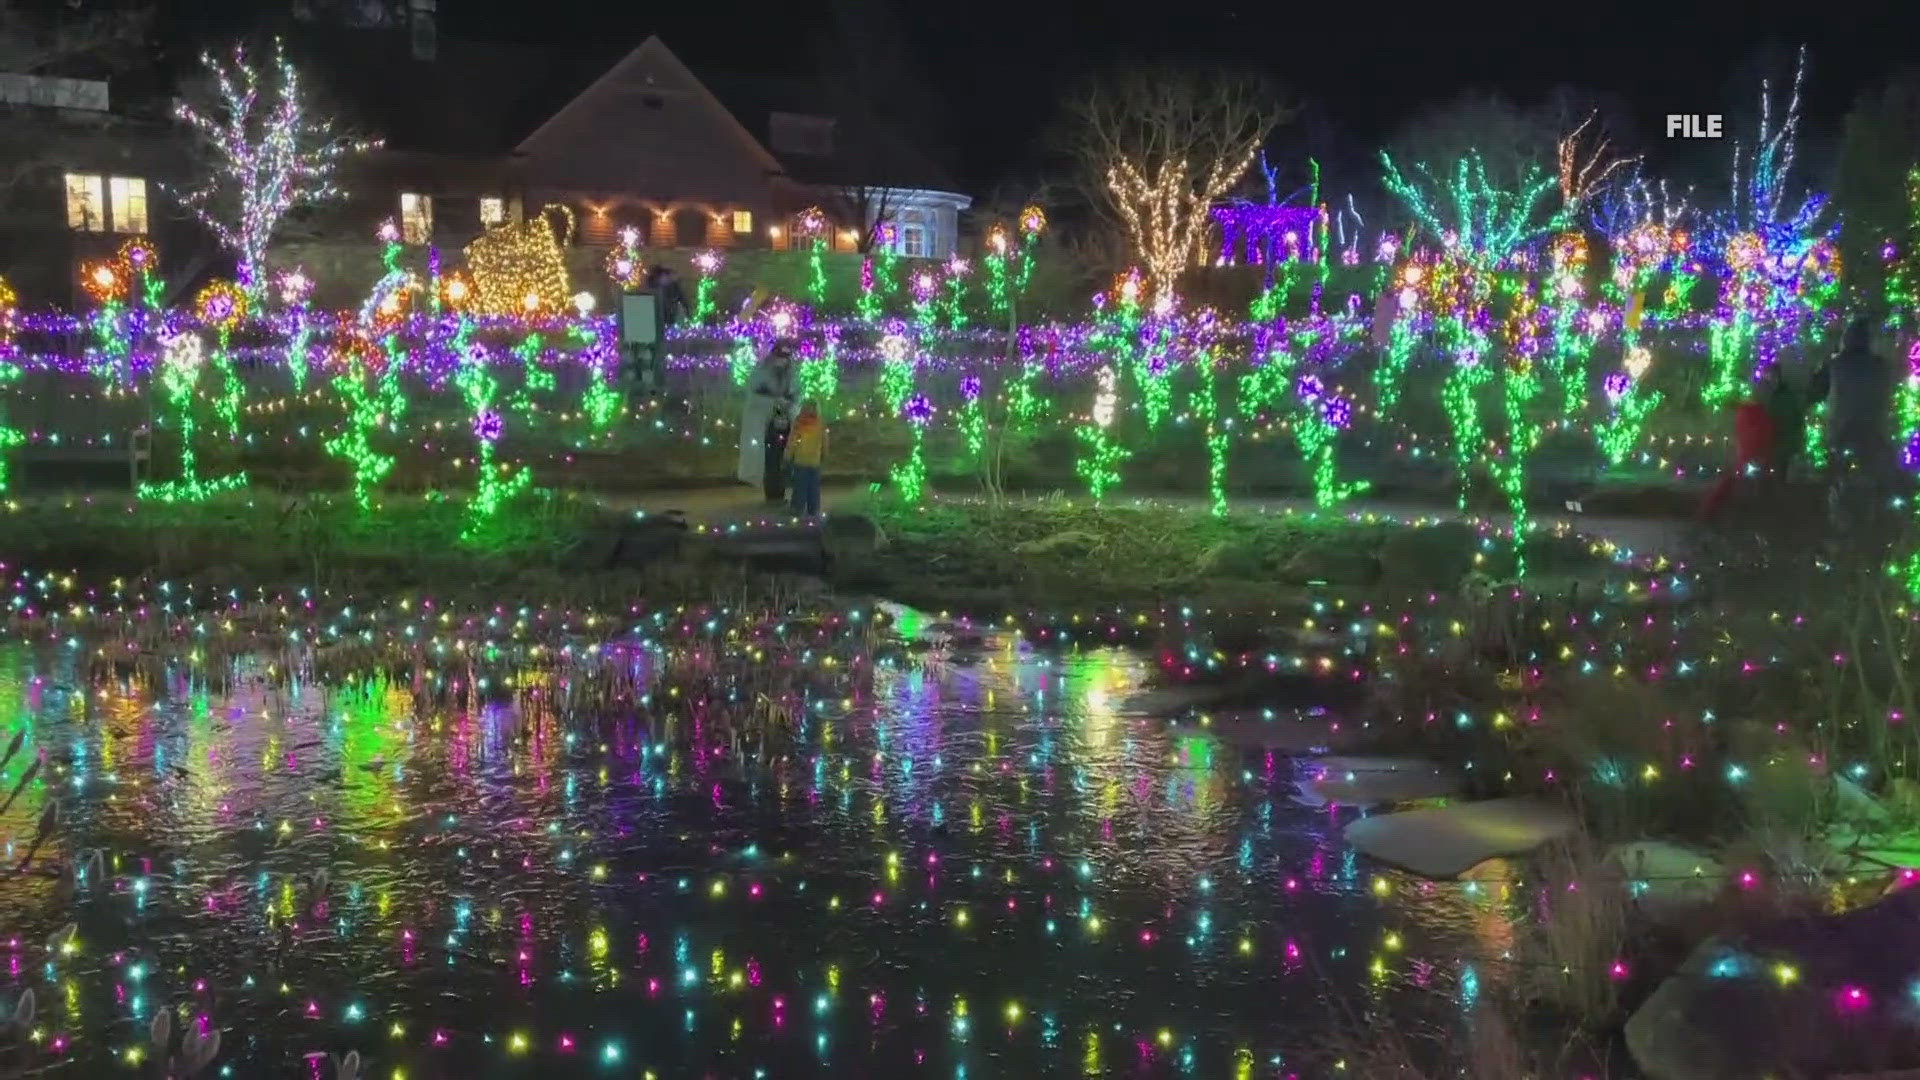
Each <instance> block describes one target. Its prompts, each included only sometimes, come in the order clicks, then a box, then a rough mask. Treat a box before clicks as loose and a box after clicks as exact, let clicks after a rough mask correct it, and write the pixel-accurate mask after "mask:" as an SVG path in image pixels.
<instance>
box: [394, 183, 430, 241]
mask: <svg viewBox="0 0 1920 1080" xmlns="http://www.w3.org/2000/svg"><path fill="white" fill-rule="evenodd" d="M400 239H402V240H404V241H406V242H407V243H409V244H424V243H426V242H427V241H429V240H431V239H433V197H432V196H430V195H416V194H414V193H413V192H411V191H408V192H404V193H402V194H401V196H400Z"/></svg>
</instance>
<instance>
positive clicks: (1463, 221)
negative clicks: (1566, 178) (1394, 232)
mask: <svg viewBox="0 0 1920 1080" xmlns="http://www.w3.org/2000/svg"><path fill="white" fill-rule="evenodd" d="M1380 160H1381V162H1382V163H1383V164H1384V165H1385V166H1386V170H1387V172H1386V185H1387V190H1388V191H1390V192H1392V193H1393V195H1394V197H1395V198H1398V199H1399V200H1400V201H1401V202H1403V203H1405V204H1406V206H1407V209H1408V210H1409V211H1411V212H1412V214H1413V217H1414V220H1415V221H1416V222H1418V223H1419V225H1420V227H1421V228H1423V229H1425V230H1427V231H1428V232H1430V233H1432V234H1433V235H1434V236H1435V237H1436V238H1438V239H1441V240H1443V241H1444V242H1446V243H1447V244H1448V246H1449V247H1452V248H1454V249H1455V250H1458V251H1459V252H1461V253H1462V254H1465V255H1467V256H1468V257H1470V258H1472V259H1473V260H1474V261H1475V262H1478V263H1480V264H1481V265H1483V266H1489V267H1491V266H1496V265H1498V264H1499V263H1501V262H1502V261H1503V260H1505V259H1506V258H1507V257H1508V256H1509V255H1511V254H1513V253H1514V251H1516V250H1518V249H1519V248H1520V246H1521V245H1523V244H1525V243H1526V242H1527V241H1529V240H1531V239H1533V238H1534V237H1536V236H1538V235H1540V234H1541V233H1544V232H1546V231H1548V230H1549V229H1552V228H1555V227H1556V226H1557V225H1558V224H1559V221H1560V217H1561V216H1562V215H1555V214H1550V213H1548V212H1547V210H1546V204H1547V202H1548V195H1549V194H1550V193H1551V192H1553V191H1554V189H1555V187H1556V185H1557V181H1556V178H1555V177H1554V175H1553V174H1552V173H1549V172H1547V170H1546V169H1544V168H1542V167H1541V166H1540V165H1538V164H1532V165H1529V166H1528V167H1527V169H1526V170H1525V171H1523V172H1522V173H1521V174H1520V177H1519V180H1518V183H1517V184H1516V185H1515V186H1513V187H1503V186H1501V185H1500V184H1498V183H1495V182H1494V180H1493V179H1492V178H1491V177H1490V176H1489V175H1488V171H1487V162H1486V159H1485V158H1483V157H1481V155H1480V153H1479V152H1478V151H1468V152H1467V154H1466V155H1465V156H1464V157H1461V158H1459V159H1458V160H1456V161H1455V162H1454V163H1453V175H1452V177H1451V178H1450V180H1448V181H1444V182H1443V181H1442V180H1441V179H1440V178H1439V177H1438V176H1437V175H1435V173H1434V171H1433V169H1432V167H1431V166H1429V165H1427V164H1426V163H1425V162H1416V163H1415V164H1414V165H1413V166H1412V171H1413V175H1412V176H1411V177H1409V176H1405V175H1402V174H1401V172H1400V169H1399V167H1398V166H1397V165H1395V164H1394V162H1393V155H1392V154H1390V153H1388V152H1386V151H1381V153H1380Z"/></svg>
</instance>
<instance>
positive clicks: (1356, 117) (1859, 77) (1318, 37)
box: [179, 0, 1920, 193]
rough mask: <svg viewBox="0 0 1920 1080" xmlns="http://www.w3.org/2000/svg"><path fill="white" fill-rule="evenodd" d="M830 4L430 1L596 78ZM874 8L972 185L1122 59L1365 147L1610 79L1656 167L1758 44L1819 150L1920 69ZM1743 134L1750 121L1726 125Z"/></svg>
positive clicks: (1490, 15) (1759, 30)
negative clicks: (1675, 124)
mask: <svg viewBox="0 0 1920 1080" xmlns="http://www.w3.org/2000/svg"><path fill="white" fill-rule="evenodd" d="M830 2H832V0H822V2H819V3H815V4H746V3H739V2H734V0H719V2H705V3H677V4H667V3H635V4H612V3H606V2H604V0H540V2H539V3H537V4H527V3H523V2H513V3H504V2H500V0H439V10H440V25H441V33H442V35H443V36H445V37H461V38H478V39H483V40H501V41H513V42H522V43H529V44H533V43H538V44H542V45H546V46H549V47H552V48H554V49H557V50H563V51H565V52H567V53H569V54H577V55H578V56H579V57H580V61H581V65H582V68H583V76H582V81H583V83H584V82H585V81H587V80H588V79H590V78H591V77H592V75H595V74H598V71H599V70H602V69H603V68H604V65H605V64H607V63H611V61H612V59H614V58H617V56H618V55H619V54H620V53H622V52H624V51H625V49H626V48H628V47H631V46H632V45H635V44H638V43H639V42H640V41H641V40H642V39H644V38H645V37H646V35H647V34H649V33H658V34H660V35H661V36H662V37H663V38H664V39H665V40H666V42H667V44H668V45H669V46H670V47H671V48H673V49H674V51H675V52H677V53H678V54H680V56H681V57H682V58H683V59H685V60H686V61H687V62H688V64H689V65H690V66H692V67H693V68H694V70H695V71H696V72H700V71H703V70H704V71H730V72H754V71H759V72H768V73H779V74H784V75H792V76H806V75H809V74H812V73H813V72H814V70H815V69H816V68H817V66H818V64H817V60H816V58H817V57H818V56H819V55H820V53H819V50H818V49H817V48H816V46H815V44H814V43H815V41H816V40H817V39H818V38H819V37H820V36H821V33H822V31H821V27H820V23H819V19H820V18H821V13H822V12H823V11H824V10H825V9H826V8H827V7H828V6H829V3H830ZM854 2H855V3H859V2H861V0H854ZM865 2H868V3H872V4H877V5H878V6H880V7H883V8H888V9H890V10H891V11H892V12H893V13H894V14H893V16H892V18H893V19H894V20H895V21H897V23H898V25H899V32H898V37H899V39H900V40H901V45H900V46H898V48H899V49H900V51H901V52H902V53H903V54H904V55H905V56H906V57H908V59H909V60H910V61H911V62H910V64H909V65H908V67H909V68H910V70H913V71H915V72H917V73H918V75H919V78H920V81H922V82H923V84H924V85H923V87H922V89H923V90H924V92H925V95H924V96H925V97H926V98H927V99H928V102H929V105H928V107H927V109H926V111H927V112H928V113H929V114H930V115H928V116H927V117H926V125H925V130H924V132H923V138H924V141H925V142H926V143H927V144H928V146H929V148H930V149H932V150H934V151H935V152H936V153H937V154H938V155H939V156H940V157H942V158H944V159H946V160H947V162H948V164H949V165H950V166H951V168H952V169H953V170H954V172H955V173H956V175H957V176H958V177H959V178H960V179H961V180H962V181H963V183H965V184H967V185H968V186H970V187H972V188H973V189H974V190H975V191H976V192H977V193H978V192H982V191H984V190H985V189H986V188H988V187H990V186H991V185H992V184H993V183H994V181H996V180H997V179H999V178H1001V177H1002V176H1005V175H1008V174H1010V173H1011V174H1022V173H1030V172H1032V171H1033V170H1035V169H1036V168H1039V167H1041V165H1040V164H1039V163H1040V162H1041V161H1042V160H1043V159H1044V154H1045V151H1046V145H1045V142H1046V140H1045V130H1046V127H1045V124H1046V121H1047V120H1049V119H1050V118H1051V116H1052V115H1053V113H1054V109H1055V102H1056V101H1057V100H1058V98H1059V96H1060V94H1061V92H1062V90H1063V89H1064V88H1065V87H1067V86H1070V85H1072V84H1073V83H1074V82H1075V81H1076V80H1078V79H1080V78H1082V77H1084V76H1085V75H1086V74H1088V73H1089V72H1095V71H1099V70H1103V69H1109V68H1113V67H1116V66H1125V65H1135V64H1143V63H1154V62H1162V61H1167V62H1189V63H1200V64H1226V65H1234V66H1240V67H1246V68H1251V69H1255V70H1259V71H1262V72H1264V73H1266V74H1267V75H1269V76H1270V77H1272V78H1273V79H1274V80H1275V81H1276V82H1277V83H1278V84H1279V85H1280V86H1281V87H1282V88H1283V89H1284V90H1285V91H1286V92H1287V95H1288V97H1289V98H1290V99H1291V100H1293V101H1294V102H1296V103H1299V104H1301V105H1304V106H1306V107H1308V108H1309V109H1310V110H1312V111H1313V112H1314V113H1315V114H1316V115H1317V116H1318V117H1320V118H1321V119H1320V121H1319V126H1320V127H1321V128H1323V129H1327V130H1331V132H1332V133H1333V137H1334V138H1336V139H1337V140H1338V141H1339V142H1340V143H1341V144H1342V145H1343V146H1344V147H1346V148H1348V149H1349V150H1351V151H1352V152H1354V153H1355V154H1356V155H1362V154H1370V153H1371V152H1372V151H1373V150H1374V149H1376V148H1377V147H1378V146H1379V144H1380V143H1381V142H1382V141H1383V140H1384V139H1385V138H1386V137H1387V136H1388V135H1390V134H1391V132H1392V131H1393V130H1394V128H1395V127H1396V126H1397V125H1399V124H1402V123H1404V122H1405V121H1406V120H1407V119H1409V118H1410V117H1412V116H1413V115H1416V114H1417V113H1418V112H1420V111H1421V110H1422V109H1423V108H1426V107H1430V106H1432V105H1434V104H1437V103H1440V102H1442V101H1445V100H1446V99H1447V98H1449V97H1451V96H1453V95H1454V94H1457V93H1459V92H1460V91H1462V90H1466V89H1490V90H1497V91H1500V92H1502V93H1504V94H1506V95H1508V96H1510V97H1512V98H1514V99H1515V100H1517V101H1518V102H1520V103H1521V104H1530V103H1533V102H1536V101H1538V100H1539V99H1540V98H1541V97H1542V96H1543V95H1544V94H1545V93H1547V92H1548V91H1549V90H1550V89H1551V88H1553V87H1555V86H1571V87H1576V88H1581V89H1587V90H1601V91H1610V92H1614V93H1617V94H1619V95H1621V96H1622V98H1623V99H1624V102H1625V104H1626V106H1627V111H1628V113H1629V114H1630V116H1629V117H1628V119H1629V121H1630V123H1631V125H1632V127H1633V128H1634V129H1635V130H1633V131H1630V132H1628V133H1627V135H1628V137H1630V138H1637V140H1638V142H1639V143H1640V145H1639V146H1637V147H1635V149H1637V150H1640V151H1642V152H1646V153H1648V154H1649V160H1650V161H1651V162H1652V163H1654V164H1656V165H1658V164H1660V163H1662V160H1663V158H1664V157H1671V156H1672V155H1673V154H1674V152H1675V150H1676V148H1675V147H1673V146H1671V145H1662V144H1664V143H1665V140H1664V138H1663V134H1664V133H1663V130H1662V126H1661V125H1662V118H1663V117H1664V115H1665V114H1666V113H1669V112H1715V111H1718V112H1723V113H1726V114H1727V116H1728V121H1729V123H1730V124H1732V123H1735V121H1736V115H1737V111H1739V110H1745V111H1749V112H1750V111H1751V110H1752V109H1753V107H1754V104H1755V101H1756V100H1757V89H1758V81H1757V80H1758V73H1759V70H1760V67H1759V64H1760V62H1761V59H1762V57H1763V56H1765V55H1767V52H1766V50H1769V49H1770V50H1772V52H1773V54H1774V55H1778V56H1786V57H1790V56H1791V51H1792V49H1793V48H1794V47H1795V46H1797V45H1799V44H1802V43H1804V44H1806V45H1808V46H1809V47H1810V61H1811V63H1810V68H1809V74H1808V85H1807V101H1806V114H1807V120H1808V128H1809V132H1810V135H1809V141H1810V145H1811V146H1812V147H1813V150H1812V151H1810V153H1809V158H1817V157H1818V156H1819V151H1818V147H1819V145H1820V143H1821V142H1823V141H1826V140H1828V139H1831V137H1832V136H1833V135H1834V134H1835V133H1837V129H1838V122H1839V118H1840V117H1841V116H1842V115H1843V114H1844V113H1845V111H1846V109H1847V107H1848V106H1849V105H1851V104H1852V102H1853V100H1854V99H1855V97H1856V96H1857V95H1858V94H1859V92H1860V91H1861V90H1862V89H1863V88H1866V87H1869V86H1872V85H1874V84H1876V83H1878V82H1880V81H1883V80H1884V79H1885V78H1886V77H1887V75H1889V74H1890V73H1892V72H1894V71H1895V70H1898V69H1899V68H1900V67H1901V66H1903V65H1905V64H1915V65H1920V49H1916V48H1915V46H1914V44H1913V42H1914V41H1915V40H1916V36H1915V31H1916V30H1920V10H1916V9H1920V5H1915V4H1913V3H1911V0H1909V2H1907V3H1905V4H1900V3H1896V2H1893V0H1832V2H1830V3H1827V4H1824V5H1805V6H1796V7H1793V8H1791V9H1789V11H1790V12H1791V13H1790V14H1786V15H1774V14H1771V13H1769V14H1767V15H1765V16H1761V15H1759V14H1757V13H1756V14H1754V15H1753V16H1751V17H1739V18H1730V17H1729V15H1728V13H1729V12H1732V11H1738V10H1742V9H1746V10H1749V11H1751V10H1753V9H1751V8H1749V7H1748V6H1747V5H1742V4H1735V3H1729V2H1726V0H1722V2H1720V3H1702V2H1690V0H1669V2H1664V3H1620V4H1612V5H1607V4H1596V5H1571V4H1550V3H1535V4H1519V5H1513V4H1485V5H1477V6H1469V5H1461V6H1460V7H1458V8H1455V9H1449V8H1446V7H1441V6H1427V7H1422V8H1419V9H1417V10H1418V12H1419V13H1418V14H1412V15H1409V14H1405V12H1406V10H1407V6H1406V5H1403V4H1391V5H1389V4H1378V3H1373V4H1365V3H1363V4H1352V5H1343V4H1318V5H1311V6H1301V7H1300V8H1295V6H1294V5H1276V4H1253V3H1226V4H1212V3H1205V2H1199V3H1184V4H1154V5H1139V6H1134V7H1126V6H1122V5H1111V6H1103V5H1098V4H1090V3H1086V2H1084V0H1083V2H1079V3H1072V2H1067V0H972V2H967V3H955V4H928V3H924V2H914V3H908V2H905V0H865ZM251 6H252V5H250V4H241V3H238V2H237V0H233V2H230V3H211V4H204V3H203V4H193V5H187V4H182V5H180V8H179V10H180V12H181V18H180V23H181V26H182V28H183V30H184V29H185V27H186V26H188V25H191V26H192V28H193V29H192V30H191V31H188V32H190V33H195V34H197V33H200V32H202V31H203V30H213V29H215V28H216V27H218V26H220V25H222V24H224V23H226V22H227V21H228V20H229V19H234V20H236V21H237V20H238V19H239V18H240V17H241V16H240V15H239V12H242V11H246V10H247V9H248V8H249V7H251ZM1288 8H1293V9H1294V10H1292V11H1288V10H1284V9H1288ZM254 10H258V9H257V8H255V9H254ZM188 12H191V14H188ZM1295 126H1296V127H1297V126H1299V125H1295ZM1744 134H1745V129H1744V127H1743V128H1740V129H1737V130H1735V131H1733V132H1730V135H1744ZM1286 136H1287V133H1286V132H1285V131H1284V130H1283V131H1282V132H1281V139H1282V140H1284V139H1285V138H1286ZM1687 149H1697V148H1687ZM1683 156H1684V155H1683ZM1696 156H1697V155H1696ZM1722 156H1723V155H1722ZM1809 166H1810V167H1816V168H1817V167H1818V166H1817V162H1815V161H1810V162H1809Z"/></svg>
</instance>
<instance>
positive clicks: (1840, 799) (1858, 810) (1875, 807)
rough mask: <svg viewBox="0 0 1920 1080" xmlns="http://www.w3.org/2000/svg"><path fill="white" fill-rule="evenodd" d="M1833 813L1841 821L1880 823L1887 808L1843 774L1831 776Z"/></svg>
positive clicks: (1885, 815)
mask: <svg viewBox="0 0 1920 1080" xmlns="http://www.w3.org/2000/svg"><path fill="white" fill-rule="evenodd" d="M1833 799H1834V806H1833V814H1834V817H1835V818H1837V819H1839V820H1841V821H1851V822H1858V823H1868V822H1872V823H1881V822H1885V821H1886V820H1887V816H1888V815H1887V808H1886V807H1884V806H1882V805H1880V800H1879V799H1876V798H1874V797H1873V796H1872V795H1869V794H1867V791H1866V789H1865V788H1863V787H1861V786H1860V785H1859V784H1856V783H1854V782H1853V781H1851V780H1849V779H1847V778H1846V777H1844V776H1836V777H1834V778H1833Z"/></svg>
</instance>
